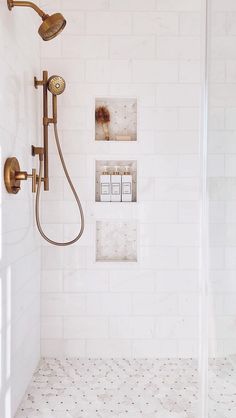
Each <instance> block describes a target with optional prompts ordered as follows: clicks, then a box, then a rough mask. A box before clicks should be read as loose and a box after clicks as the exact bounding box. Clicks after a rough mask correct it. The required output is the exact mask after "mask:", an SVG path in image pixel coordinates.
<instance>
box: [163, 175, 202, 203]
mask: <svg viewBox="0 0 236 418" xmlns="http://www.w3.org/2000/svg"><path fill="white" fill-rule="evenodd" d="M198 198H199V180H198V179H197V178H191V179H187V178H186V179H184V178H183V179H178V178H166V179H158V180H157V181H156V199H157V200H178V201H180V200H186V201H188V200H198Z"/></svg>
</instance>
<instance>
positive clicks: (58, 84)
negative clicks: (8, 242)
mask: <svg viewBox="0 0 236 418" xmlns="http://www.w3.org/2000/svg"><path fill="white" fill-rule="evenodd" d="M34 86H35V88H38V86H42V87H43V147H35V146H32V155H33V156H36V155H38V156H39V174H38V175H37V174H36V170H35V169H33V170H32V174H28V173H27V172H25V171H21V170H20V165H19V163H18V161H17V159H16V158H15V157H12V158H8V159H7V161H6V163H5V166H4V179H5V185H6V189H7V191H8V192H9V193H12V194H16V193H18V192H19V190H20V182H21V181H22V180H27V179H28V178H31V179H32V192H34V193H36V202H35V216H36V223H37V227H38V230H39V232H40V234H41V236H42V237H43V238H44V239H45V240H46V241H47V242H49V243H50V244H53V245H58V246H68V245H71V244H74V243H75V242H77V241H78V240H79V239H80V237H81V236H82V234H83V231H84V213H83V208H82V205H81V202H80V199H79V196H78V194H77V192H76V190H75V187H74V185H73V183H72V180H71V178H70V175H69V173H68V170H67V167H66V163H65V160H64V157H63V152H62V149H61V145H60V140H59V135H58V130H57V96H58V95H60V94H62V93H63V92H64V90H65V87H66V83H65V80H64V79H63V78H62V77H60V76H57V75H54V76H52V77H50V78H48V72H47V71H43V78H42V80H38V79H37V78H36V77H35V78H34ZM48 91H49V92H50V93H51V94H52V117H51V118H50V117H49V115H48V107H49V106H48ZM51 123H52V124H53V126H54V135H55V141H56V146H57V150H58V154H59V158H60V160H61V164H62V168H63V171H64V173H65V176H66V179H67V181H68V183H69V186H70V188H71V190H72V193H73V195H74V197H75V200H76V203H77V206H78V208H79V212H80V218H81V225H80V231H79V232H78V234H77V235H76V237H75V238H74V239H72V240H70V241H66V242H57V241H54V240H52V239H50V238H48V237H47V235H46V234H45V233H44V231H43V229H42V226H41V222H40V195H41V186H42V183H43V185H44V190H45V191H48V190H49V169H48V165H49V164H48V139H49V137H48V127H49V125H50V124H51Z"/></svg>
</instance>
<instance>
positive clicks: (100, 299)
mask: <svg viewBox="0 0 236 418" xmlns="http://www.w3.org/2000/svg"><path fill="white" fill-rule="evenodd" d="M86 306H87V314H88V315H93V316H95V315H96V316H100V315H103V316H110V315H113V316H115V315H119V316H120V315H130V314H131V310H132V300H131V296H130V295H129V294H123V293H122V294H112V293H103V294H96V293H94V294H88V295H87V301H86Z"/></svg>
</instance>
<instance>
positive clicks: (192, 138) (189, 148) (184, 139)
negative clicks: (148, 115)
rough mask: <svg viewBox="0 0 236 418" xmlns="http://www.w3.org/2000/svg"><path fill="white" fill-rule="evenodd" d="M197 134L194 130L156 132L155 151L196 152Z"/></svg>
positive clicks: (172, 152) (197, 147) (197, 145)
mask: <svg viewBox="0 0 236 418" xmlns="http://www.w3.org/2000/svg"><path fill="white" fill-rule="evenodd" d="M198 149H199V135H198V132H196V131H188V132H158V135H157V137H156V153H158V154H170V150H171V154H195V153H196V154H197V153H198Z"/></svg>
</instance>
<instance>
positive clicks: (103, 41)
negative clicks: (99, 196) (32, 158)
mask: <svg viewBox="0 0 236 418" xmlns="http://www.w3.org/2000/svg"><path fill="white" fill-rule="evenodd" d="M41 3H42V5H44V6H45V5H46V4H47V6H50V5H51V3H52V2H50V1H48V2H46V1H42V2H41ZM56 6H58V10H59V8H60V10H61V11H62V12H63V13H64V14H65V16H66V18H67V21H68V25H67V27H66V29H65V31H64V32H63V36H60V37H58V38H56V39H55V40H53V41H52V42H50V44H47V45H45V44H42V50H41V53H42V61H41V69H42V70H43V69H48V70H49V71H50V73H51V74H55V73H56V74H59V75H62V76H63V77H64V78H65V79H66V81H67V88H66V91H65V93H64V94H63V95H62V96H60V97H59V98H58V103H59V122H58V124H59V129H60V134H61V138H62V146H63V150H64V152H65V157H66V161H67V163H68V167H69V171H70V173H71V174H72V177H73V180H74V182H75V184H76V187H77V189H78V191H79V193H80V196H81V199H82V203H83V206H84V210H85V220H86V228H85V233H84V236H83V238H82V239H81V240H80V242H79V243H78V244H76V245H74V246H72V247H67V248H64V249H63V248H57V247H52V246H48V245H47V244H45V243H43V251H42V266H43V271H42V307H41V309H42V310H41V313H42V318H41V319H42V329H41V337H42V344H41V347H42V355H47V356H51V355H52V356H59V355H67V356H91V357H92V356H96V357H97V356H101V357H112V356H113V357H120V356H127V357H131V356H137V357H143V356H145V357H157V356H163V357H167V356H173V357H176V356H179V357H185V356H196V355H197V337H198V335H197V332H198V326H197V321H198V246H199V225H198V222H199V156H198V151H199V132H198V129H199V104H200V74H201V70H200V38H201V36H200V20H201V13H200V12H201V1H200V0H187V1H184V0H174V1H173V0H146V1H139V0H125V1H123V0H120V1H117V0H110V1H106V0H84V1H82V0H64V1H58V2H53V8H54V9H55V7H56ZM99 97H112V98H113V97H128V98H129V97H131V98H132V97H136V98H137V102H138V141H137V142H136V141H132V142H116V141H112V142H103V141H96V142H95V128H94V106H95V99H96V98H99ZM51 143H52V145H51V147H50V152H51V163H50V174H51V191H50V192H49V193H47V194H45V195H44V202H43V209H42V217H43V222H44V227H45V230H46V231H47V233H48V234H50V235H51V236H52V237H53V238H57V239H62V238H64V239H68V238H71V237H73V236H74V235H75V234H76V232H77V230H78V224H77V223H78V220H79V216H78V213H77V212H78V211H77V208H76V206H75V203H74V201H73V197H72V195H71V193H70V191H69V190H68V187H67V184H66V181H65V179H64V177H63V173H62V170H61V168H60V165H59V162H58V157H57V155H56V153H55V146H54V144H53V139H51ZM96 160H136V161H137V190H138V193H137V200H138V201H137V203H136V202H134V203H127V204H122V203H115V204H114V203H100V202H96V203H95V201H94V200H95V199H94V196H95V161H96ZM97 221H99V222H103V221H104V222H108V221H110V222H117V221H124V222H128V221H131V222H133V221H136V223H137V257H138V261H137V262H130V263H129V262H123V263H122V262H96V261H95V256H96V222H97ZM110 240H111V244H112V236H110ZM108 245H109V243H108Z"/></svg>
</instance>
